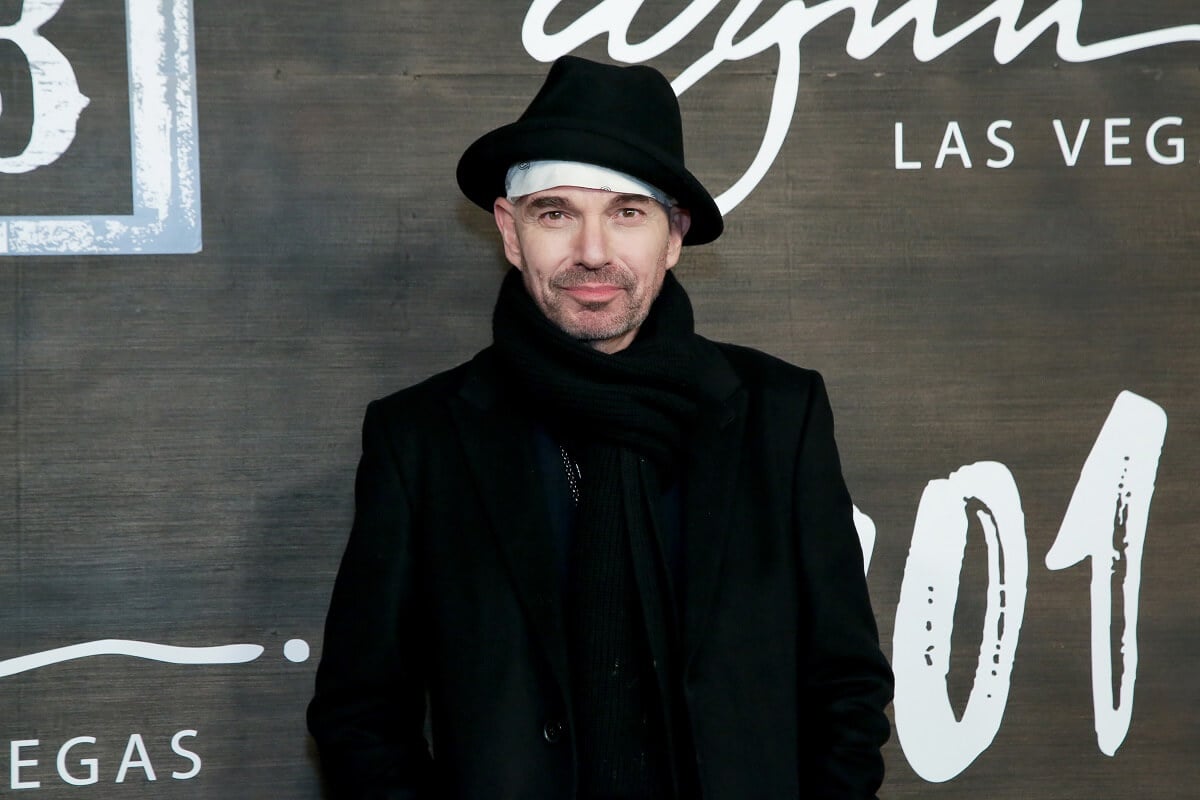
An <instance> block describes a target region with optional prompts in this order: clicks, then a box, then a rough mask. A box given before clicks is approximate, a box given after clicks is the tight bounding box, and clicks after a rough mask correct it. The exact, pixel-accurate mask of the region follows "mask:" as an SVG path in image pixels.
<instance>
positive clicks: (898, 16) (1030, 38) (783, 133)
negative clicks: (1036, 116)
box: [521, 0, 1200, 214]
mask: <svg viewBox="0 0 1200 800" xmlns="http://www.w3.org/2000/svg"><path fill="white" fill-rule="evenodd" d="M561 2H562V0H533V2H532V3H531V4H530V6H529V11H528V12H527V13H526V15H525V22H524V25H523V26H522V28H521V41H522V43H523V44H524V46H525V50H526V51H527V52H528V53H529V55H531V56H532V57H533V58H535V59H537V60H538V61H545V62H549V61H553V60H554V59H556V58H558V57H559V56H561V55H566V54H567V53H570V52H571V51H573V50H575V49H576V48H578V47H580V46H581V45H583V44H584V43H585V42H587V41H589V40H591V39H594V38H597V37H602V36H605V35H607V36H608V54H609V56H610V57H611V58H613V59H614V60H616V61H622V62H625V63H630V64H638V63H642V62H645V61H649V60H650V59H652V58H656V57H658V56H660V55H662V54H663V53H666V52H667V51H668V50H670V49H671V48H673V47H675V46H676V45H678V44H679V43H680V42H681V41H682V40H683V39H684V38H685V37H686V36H687V35H688V34H690V33H691V32H692V31H694V30H695V29H696V27H697V26H698V25H699V24H700V23H701V22H703V21H704V20H705V19H706V18H707V17H708V16H709V14H711V13H712V12H713V11H714V10H715V9H716V8H717V6H718V5H720V4H721V3H720V0H693V2H691V3H689V4H688V5H687V7H686V8H684V9H683V10H682V11H680V12H679V14H678V15H677V16H676V17H675V18H674V19H673V20H671V21H670V22H669V23H667V24H666V25H665V26H663V28H662V29H661V30H659V31H658V32H657V33H655V34H654V35H652V36H650V37H648V38H647V39H645V40H644V41H642V42H636V43H631V42H630V41H629V26H630V24H631V23H632V22H633V19H634V17H635V16H636V15H637V13H638V10H639V9H640V8H641V7H642V4H643V2H644V0H603V2H601V3H598V4H597V5H596V6H594V7H593V8H592V9H591V10H589V11H587V12H586V13H585V14H583V15H581V16H580V17H579V18H578V19H576V20H574V21H572V22H571V23H569V24H567V25H566V26H565V27H563V28H562V29H560V30H559V31H557V32H556V33H547V32H546V25H547V22H548V21H549V18H550V15H551V14H553V13H554V11H555V9H557V8H558V6H559V5H560V4H561ZM760 5H762V0H740V2H738V4H737V5H736V6H735V7H734V8H733V10H732V11H730V12H729V16H728V17H727V18H726V20H725V22H724V23H723V24H722V25H721V28H720V30H718V31H717V35H716V37H715V38H714V40H713V43H712V47H711V48H710V49H709V51H708V52H706V53H705V54H704V55H702V56H701V57H700V58H699V59H697V60H696V61H695V62H694V63H693V64H692V65H691V66H689V67H688V68H687V69H685V70H684V71H683V72H682V73H680V75H679V76H678V77H676V78H675V80H674V81H673V82H672V84H671V85H672V86H673V87H674V89H675V93H676V94H677V95H680V96H682V95H683V93H684V92H686V91H687V90H688V89H690V88H691V87H692V86H694V85H695V84H696V83H697V82H699V81H700V80H701V79H703V78H704V77H705V76H706V75H708V74H709V73H710V72H712V71H713V70H714V69H716V68H717V67H719V66H720V65H721V64H723V63H725V62H726V61H742V60H744V59H747V58H752V57H753V56H757V55H759V54H761V53H764V52H766V51H767V50H770V49H771V48H775V49H777V50H778V51H779V68H778V72H777V73H776V77H775V88H774V92H773V95H772V100H771V110H770V113H769V115H768V117H767V124H766V129H765V131H764V132H763V138H762V142H761V144H760V145H759V148H758V152H757V154H756V155H755V156H754V159H753V161H752V162H751V163H750V166H749V167H747V168H746V171H745V172H744V173H743V174H742V176H741V177H740V178H738V179H737V180H736V181H735V182H734V183H733V185H732V186H730V187H729V188H728V189H726V190H725V191H724V192H723V193H722V194H721V195H720V196H718V197H717V205H718V206H719V207H720V209H721V213H723V214H727V213H729V212H730V211H731V210H733V209H734V208H736V207H737V206H738V204H739V203H741V202H742V201H743V200H745V199H746V197H747V196H749V194H750V193H751V192H752V191H754V188H755V187H756V186H758V184H759V182H760V181H762V179H763V177H764V176H765V175H766V174H767V172H768V170H770V168H771V165H772V164H774V163H775V158H776V156H778V155H779V151H780V149H781V148H782V147H783V143H784V141H785V140H786V138H787V133H788V129H789V128H790V127H791V123H792V115H793V114H794V113H795V110H796V98H797V96H798V93H799V89H800V42H801V41H802V40H803V39H804V37H805V36H806V35H807V34H808V33H809V31H812V30H813V29H814V28H816V27H817V26H819V25H821V24H822V23H824V22H825V21H827V20H829V19H830V18H831V17H833V16H834V15H836V14H840V13H842V12H847V11H848V12H850V13H852V14H853V15H854V23H853V26H852V27H851V30H850V34H849V37H848V38H847V40H846V53H847V54H848V55H850V56H851V57H853V58H857V59H859V60H864V59H867V58H869V57H870V56H872V55H873V54H874V53H875V52H876V51H878V50H879V49H880V48H881V47H883V46H884V45H885V44H887V42H888V41H890V40H891V39H893V38H894V37H895V36H896V35H897V34H898V33H900V31H901V30H903V29H904V28H905V27H906V26H908V25H910V24H911V25H912V26H913V55H914V56H916V58H917V59H918V60H919V61H932V60H934V59H936V58H938V57H939V56H941V55H942V54H944V53H946V52H947V51H948V50H950V49H951V48H953V47H954V46H955V45H957V44H959V43H961V42H962V41H963V40H964V39H966V38H967V37H968V36H970V35H972V34H974V33H976V32H977V31H979V30H980V29H981V28H984V27H985V26H987V25H989V24H991V23H992V22H995V23H997V25H996V40H995V44H994V47H993V51H992V52H993V54H994V56H995V58H996V61H997V62H998V63H1000V64H1007V63H1009V62H1010V61H1012V60H1013V59H1014V58H1016V57H1017V56H1018V55H1020V54H1021V53H1022V52H1024V51H1025V50H1026V49H1027V48H1028V47H1029V46H1030V45H1031V44H1032V43H1033V42H1034V41H1035V40H1037V39H1038V38H1039V37H1041V36H1042V35H1044V34H1045V33H1046V32H1047V31H1048V30H1049V29H1050V28H1051V27H1057V28H1058V36H1057V38H1056V40H1055V41H1056V47H1057V50H1058V55H1059V57H1060V58H1062V59H1063V60H1064V61H1069V62H1075V63H1079V62H1087V61H1098V60H1100V59H1105V58H1112V57H1113V56H1118V55H1122V54H1124V53H1131V52H1134V51H1137V50H1145V49H1148V48H1152V47H1160V46H1162V45H1167V44H1177V43H1181V42H1200V25H1180V26H1177V27H1173V28H1164V29H1162V30H1157V31H1150V32H1147V33H1137V34H1132V35H1129V36H1122V37H1119V38H1117V39H1112V40H1110V41H1106V42H1095V43H1093V44H1087V45H1084V44H1080V43H1079V22H1080V20H1081V19H1082V16H1083V0H1059V1H1058V2H1056V3H1054V4H1053V5H1052V6H1050V7H1049V8H1047V9H1046V10H1045V11H1043V12H1042V13H1040V14H1038V15H1037V16H1036V17H1034V18H1033V19H1031V20H1030V21H1029V22H1028V23H1026V24H1025V25H1024V26H1023V27H1020V28H1018V27H1017V22H1018V20H1019V19H1020V16H1021V11H1022V10H1023V8H1024V0H996V2H994V3H992V4H990V5H988V6H987V7H986V8H984V9H983V10H982V11H980V12H979V13H978V14H976V15H975V16H973V17H971V18H970V19H968V20H966V21H965V22H963V23H962V24H960V25H958V26H956V27H954V28H952V29H950V30H949V31H947V32H946V33H944V34H937V33H934V30H933V28H934V17H935V15H936V13H937V5H938V4H937V0H909V2H907V3H905V4H904V5H902V6H901V7H900V8H897V9H896V10H895V11H893V12H892V13H890V14H888V15H887V16H885V17H883V18H882V19H880V20H879V21H877V22H876V21H875V12H876V11H877V10H878V5H879V4H878V2H877V0H827V2H822V3H816V4H813V5H811V6H810V5H807V4H805V3H804V2H802V0H789V2H786V3H784V4H783V6H782V7H781V8H780V9H779V10H778V11H776V12H775V13H774V14H773V15H772V16H771V18H770V19H769V20H767V21H766V22H765V23H763V24H762V25H761V26H760V27H759V28H758V29H757V30H754V31H743V30H742V28H743V27H744V26H745V25H746V22H747V21H748V20H749V19H750V17H751V16H752V15H753V14H754V12H755V11H757V10H758V7H759V6H760ZM738 37H740V38H738ZM735 40H736V41H735ZM991 133H992V135H993V136H994V135H995V133H996V131H992V132H991ZM899 135H900V130H899V129H898V130H897V136H898V137H899ZM948 135H949V134H948ZM899 147H900V144H899V139H897V148H898V150H897V157H898V158H899V157H900V156H899ZM964 147H965V145H964ZM1001 149H1003V147H1001ZM999 160H1000V161H1003V159H999Z"/></svg>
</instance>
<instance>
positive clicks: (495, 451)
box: [451, 351, 568, 695]
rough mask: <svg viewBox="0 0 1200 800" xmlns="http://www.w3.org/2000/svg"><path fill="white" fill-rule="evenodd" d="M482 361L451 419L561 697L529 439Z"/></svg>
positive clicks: (557, 611)
mask: <svg viewBox="0 0 1200 800" xmlns="http://www.w3.org/2000/svg"><path fill="white" fill-rule="evenodd" d="M487 354H488V351H484V353H483V354H481V355H480V356H479V357H478V358H477V362H480V365H481V369H480V370H477V372H476V374H474V375H472V376H471V377H469V378H468V380H467V381H466V383H465V384H464V386H463V389H462V390H461V392H460V393H459V396H458V397H457V398H455V400H454V402H453V405H452V406H451V414H452V416H453V418H454V421H455V424H456V425H457V427H458V433H459V438H460V440H461V443H462V447H463V451H464V452H465V453H466V457H467V462H468V464H469V465H470V470H471V473H472V477H473V478H474V483H475V489H476V491H477V492H478V493H479V495H480V497H481V498H482V499H483V504H484V507H485V509H486V511H487V516H488V519H489V520H490V522H491V527H492V531H493V532H494V534H495V536H496V539H497V541H498V543H499V546H500V550H501V552H502V553H503V556H504V559H505V562H506V565H507V567H508V569H509V572H510V573H511V575H512V579H513V583H514V585H515V587H516V591H517V596H518V597H519V599H520V602H521V605H522V607H523V608H524V609H525V611H526V613H527V615H528V618H529V622H530V624H531V627H532V629H533V631H534V634H535V637H536V638H537V639H538V640H539V641H540V643H541V644H542V646H543V648H544V650H545V653H546V656H547V658H548V660H549V663H550V667H551V670H552V671H553V673H554V676H555V678H556V679H557V680H558V683H559V687H560V688H561V689H562V691H563V692H564V695H565V693H566V692H567V687H568V682H567V648H566V634H565V625H564V622H563V611H562V606H561V603H560V602H559V598H558V591H559V590H558V585H559V584H558V578H557V573H556V569H555V563H554V552H555V549H554V542H553V540H552V535H553V533H552V529H551V523H550V516H549V511H548V510H547V508H546V499H545V497H543V496H542V493H541V490H540V487H541V485H542V476H541V475H540V474H539V469H538V462H537V455H536V452H535V450H534V438H533V431H532V430H531V429H530V427H529V425H528V423H526V422H525V421H524V420H522V419H521V418H519V417H518V416H517V415H515V414H514V413H512V411H511V410H510V409H506V408H505V407H504V405H503V403H502V402H501V401H500V399H499V398H498V396H497V392H496V383H495V381H494V380H492V378H494V377H496V376H494V375H493V374H491V373H492V369H491V365H490V363H489V362H490V359H488V358H486V356H487Z"/></svg>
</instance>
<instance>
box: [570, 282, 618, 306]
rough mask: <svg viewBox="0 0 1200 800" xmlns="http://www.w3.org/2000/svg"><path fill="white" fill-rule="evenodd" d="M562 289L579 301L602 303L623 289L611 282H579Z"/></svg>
mask: <svg viewBox="0 0 1200 800" xmlns="http://www.w3.org/2000/svg"><path fill="white" fill-rule="evenodd" d="M563 291H564V292H566V293H567V294H569V295H570V296H571V297H573V298H574V299H575V300H577V301H579V302H581V303H603V302H606V301H608V300H611V299H613V298H614V297H616V296H617V295H618V294H620V293H621V292H623V291H625V290H624V289H623V288H622V287H620V286H615V285H613V284H611V283H581V284H579V285H577V286H566V287H563Z"/></svg>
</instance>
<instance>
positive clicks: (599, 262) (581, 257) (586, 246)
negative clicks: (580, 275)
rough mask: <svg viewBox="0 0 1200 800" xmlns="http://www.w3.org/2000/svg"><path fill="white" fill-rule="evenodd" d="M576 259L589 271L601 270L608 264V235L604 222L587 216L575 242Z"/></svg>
mask: <svg viewBox="0 0 1200 800" xmlns="http://www.w3.org/2000/svg"><path fill="white" fill-rule="evenodd" d="M575 247H576V253H577V255H576V259H577V260H578V262H579V264H580V265H581V266H584V267H587V268H588V269H600V268H602V267H604V266H605V265H606V264H608V235H607V232H606V231H605V228H604V220H602V219H597V218H595V217H591V216H587V217H584V218H583V221H582V224H581V225H580V226H579V232H578V233H577V234H576V240H575Z"/></svg>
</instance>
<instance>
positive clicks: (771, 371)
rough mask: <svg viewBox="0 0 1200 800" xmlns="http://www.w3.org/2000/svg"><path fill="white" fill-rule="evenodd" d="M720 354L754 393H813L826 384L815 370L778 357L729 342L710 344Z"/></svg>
mask: <svg viewBox="0 0 1200 800" xmlns="http://www.w3.org/2000/svg"><path fill="white" fill-rule="evenodd" d="M710 343H711V344H712V345H713V346H714V347H716V348H717V350H718V351H720V353H721V355H722V356H724V357H725V360H726V361H727V362H728V363H729V366H730V367H731V368H732V369H733V371H734V373H735V374H736V375H737V377H738V379H739V380H740V381H741V382H742V384H743V385H744V386H745V387H746V388H748V389H749V390H750V391H752V392H753V391H767V392H771V391H782V392H802V393H805V394H807V393H809V392H811V391H813V389H814V388H823V387H824V381H823V380H822V378H821V374H820V373H819V372H817V371H816V370H815V369H809V368H807V367H800V366H796V365H795V364H792V363H791V362H789V361H784V360H783V359H782V358H779V357H778V356H773V355H771V354H770V353H765V352H763V351H762V350H756V349H755V348H753V347H746V346H745V345H740V344H731V343H729V342H710Z"/></svg>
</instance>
